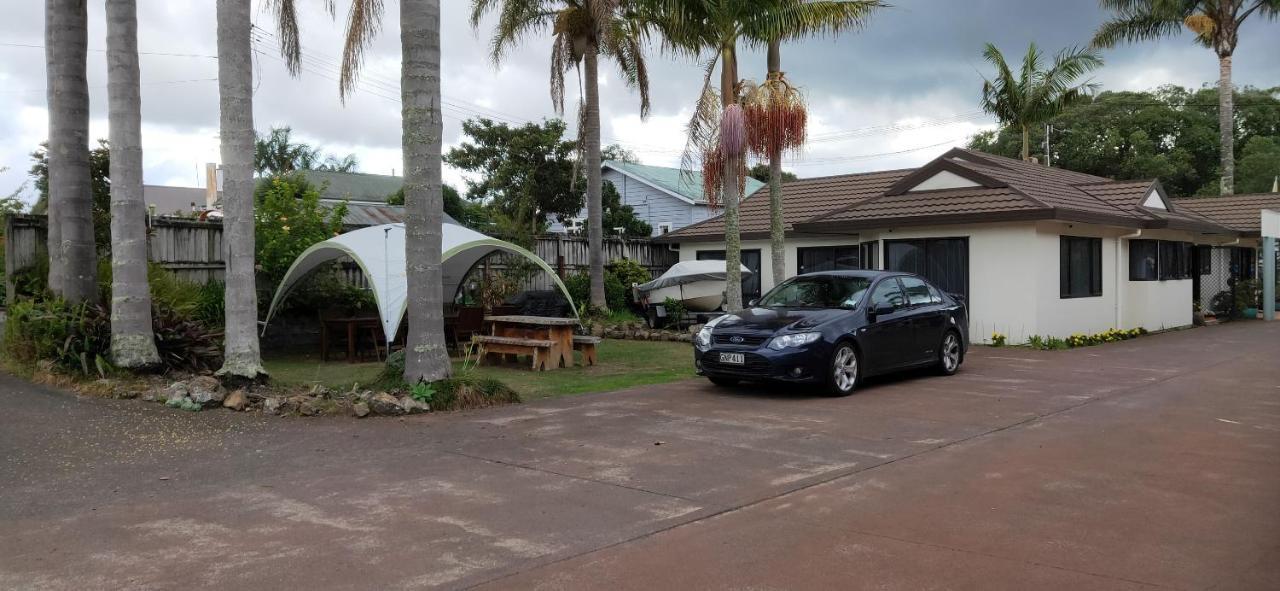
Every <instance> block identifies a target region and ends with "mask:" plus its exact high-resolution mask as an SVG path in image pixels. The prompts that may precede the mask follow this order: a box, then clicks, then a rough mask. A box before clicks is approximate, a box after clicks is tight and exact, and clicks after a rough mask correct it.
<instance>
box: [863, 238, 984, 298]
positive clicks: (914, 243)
mask: <svg viewBox="0 0 1280 591" xmlns="http://www.w3.org/2000/svg"><path fill="white" fill-rule="evenodd" d="M884 268H885V269H886V270H888V271H903V272H906V273H914V274H916V275H919V276H921V277H924V278H925V279H927V280H928V281H929V283H932V284H934V285H936V286H938V289H941V290H942V291H945V292H949V293H958V294H961V295H964V296H966V297H967V296H968V294H969V241H968V239H967V238H923V239H912V240H885V241H884Z"/></svg>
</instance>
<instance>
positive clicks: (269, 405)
mask: <svg viewBox="0 0 1280 591" xmlns="http://www.w3.org/2000/svg"><path fill="white" fill-rule="evenodd" d="M283 406H284V398H282V397H280V396H268V397H266V399H264V400H263V401H262V412H265V413H267V414H271V415H278V414H280V410H281V407H283Z"/></svg>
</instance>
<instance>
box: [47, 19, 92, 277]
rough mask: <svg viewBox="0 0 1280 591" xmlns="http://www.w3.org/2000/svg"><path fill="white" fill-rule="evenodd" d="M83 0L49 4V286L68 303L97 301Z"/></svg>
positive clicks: (85, 26)
mask: <svg viewBox="0 0 1280 591" xmlns="http://www.w3.org/2000/svg"><path fill="white" fill-rule="evenodd" d="M85 4H86V3H85V0H47V1H46V3H45V22H46V23H47V26H46V27H45V33H46V35H47V39H46V45H47V47H48V48H49V49H47V50H46V54H45V55H46V57H47V58H50V59H49V64H48V68H49V74H50V75H49V215H48V226H49V287H50V288H52V289H53V290H54V293H57V294H59V295H61V296H63V297H64V298H66V299H67V300H68V301H71V302H86V301H94V300H96V299H97V297H98V256H97V247H96V245H95V243H94V240H93V198H92V197H91V192H90V190H89V179H90V177H89V86H88V82H87V80H86V73H85V71H86V61H87V57H86V56H87V55H88V51H89V49H88V47H89V27H88V13H87V9H86V5H85Z"/></svg>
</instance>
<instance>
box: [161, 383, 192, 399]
mask: <svg viewBox="0 0 1280 591" xmlns="http://www.w3.org/2000/svg"><path fill="white" fill-rule="evenodd" d="M190 396H191V390H190V389H189V388H187V383H186V382H174V383H172V384H169V387H168V388H166V389H165V393H164V399H165V401H166V402H168V401H170V400H179V401H181V400H185V399H186V398H188V397H190Z"/></svg>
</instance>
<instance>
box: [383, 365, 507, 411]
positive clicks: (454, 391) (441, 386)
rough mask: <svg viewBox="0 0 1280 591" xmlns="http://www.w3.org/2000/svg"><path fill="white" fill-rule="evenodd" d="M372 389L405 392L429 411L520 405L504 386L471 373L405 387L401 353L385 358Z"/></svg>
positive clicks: (461, 373)
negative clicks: (385, 361)
mask: <svg viewBox="0 0 1280 591" xmlns="http://www.w3.org/2000/svg"><path fill="white" fill-rule="evenodd" d="M372 387H374V388H378V389H380V390H387V391H393V392H404V391H407V392H409V395H410V396H412V397H413V398H414V399H415V400H417V401H418V402H429V403H430V405H431V409H432V410H465V409H470V408H484V407H487V406H496V405H499V404H514V403H518V402H520V394H519V393H517V392H516V391H515V390H512V389H511V388H510V387H508V386H507V385H506V384H504V383H502V382H501V381H499V380H497V379H494V378H489V377H484V376H481V375H477V374H476V373H474V372H471V371H461V372H458V374H457V375H455V376H453V377H451V378H448V379H444V380H440V381H438V382H432V383H430V384H415V385H414V386H409V385H408V384H406V383H405V382H404V351H396V352H395V353H392V354H390V355H388V356H387V363H386V366H385V367H384V368H383V370H382V374H380V375H379V376H378V379H377V381H375V382H374V383H373V384H372Z"/></svg>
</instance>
